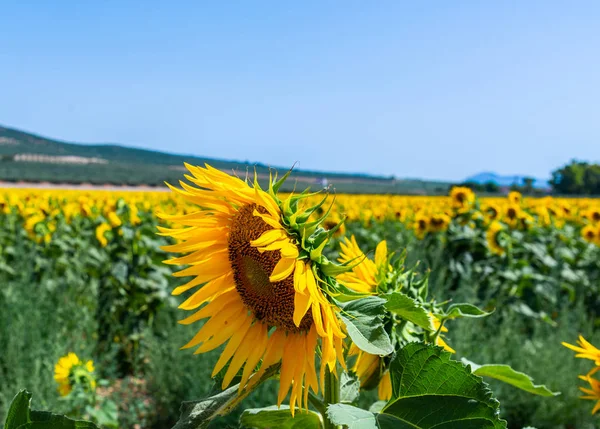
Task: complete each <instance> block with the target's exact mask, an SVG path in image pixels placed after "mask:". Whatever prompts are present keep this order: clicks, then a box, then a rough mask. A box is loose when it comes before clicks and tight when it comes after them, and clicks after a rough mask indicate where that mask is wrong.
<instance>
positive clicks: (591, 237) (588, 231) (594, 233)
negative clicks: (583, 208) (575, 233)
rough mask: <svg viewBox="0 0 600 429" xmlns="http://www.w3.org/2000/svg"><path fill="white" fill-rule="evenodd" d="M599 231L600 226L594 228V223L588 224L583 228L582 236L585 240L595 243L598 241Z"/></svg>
mask: <svg viewBox="0 0 600 429" xmlns="http://www.w3.org/2000/svg"><path fill="white" fill-rule="evenodd" d="M599 232H600V230H598V228H594V226H593V225H586V226H584V227H583V228H582V229H581V236H582V237H583V239H584V240H585V241H589V242H590V243H595V242H596V241H598V233H599Z"/></svg>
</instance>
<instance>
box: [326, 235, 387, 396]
mask: <svg viewBox="0 0 600 429" xmlns="http://www.w3.org/2000/svg"><path fill="white" fill-rule="evenodd" d="M340 247H341V252H340V258H339V259H338V260H339V261H340V262H342V263H350V264H352V263H355V264H356V263H359V262H360V263H359V264H358V265H356V266H355V267H354V268H353V269H352V271H349V272H347V273H343V274H340V275H338V276H337V277H336V279H337V280H338V281H339V282H340V283H341V284H343V285H344V286H346V287H348V288H350V289H352V290H355V291H357V292H365V293H373V292H377V286H379V284H380V283H381V281H383V280H384V278H385V275H386V274H387V272H388V271H389V264H388V253H387V244H386V242H385V240H384V241H381V242H380V243H379V244H378V245H377V248H376V249H375V260H374V261H372V260H370V259H368V258H367V257H366V256H365V254H364V253H363V252H362V251H361V250H360V247H358V244H357V243H356V239H355V238H354V236H352V237H350V239H349V240H348V239H347V238H346V239H345V240H344V241H343V242H341V243H340ZM361 261H362V262H361ZM348 355H349V356H356V361H355V363H354V367H353V368H352V371H354V373H355V374H356V376H357V377H358V379H359V380H360V386H361V388H369V387H375V383H379V388H378V394H379V399H381V400H385V401H387V400H389V399H390V398H391V397H392V385H391V381H390V376H389V372H388V371H386V372H385V373H384V374H383V376H382V374H381V372H382V370H383V360H382V358H381V357H380V356H377V355H372V354H370V353H367V352H364V351H362V350H360V349H359V348H358V347H357V346H356V345H355V344H352V345H351V346H350V350H349V352H348ZM386 377H387V378H386Z"/></svg>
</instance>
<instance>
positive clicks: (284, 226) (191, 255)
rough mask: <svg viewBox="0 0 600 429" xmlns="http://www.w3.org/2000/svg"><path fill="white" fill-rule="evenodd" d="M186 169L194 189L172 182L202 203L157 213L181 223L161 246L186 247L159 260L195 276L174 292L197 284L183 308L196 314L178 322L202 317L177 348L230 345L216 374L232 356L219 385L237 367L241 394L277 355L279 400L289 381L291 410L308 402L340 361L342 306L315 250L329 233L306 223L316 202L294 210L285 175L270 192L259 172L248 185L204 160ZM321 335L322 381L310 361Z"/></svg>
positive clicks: (169, 248) (170, 230)
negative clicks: (329, 290)
mask: <svg viewBox="0 0 600 429" xmlns="http://www.w3.org/2000/svg"><path fill="white" fill-rule="evenodd" d="M186 167H187V169H188V170H189V171H190V173H191V174H192V175H186V178H187V179H188V180H189V181H190V182H192V183H193V184H195V185H197V186H199V188H196V187H194V186H190V185H188V184H186V183H184V182H180V183H181V186H182V188H183V189H178V188H174V187H172V186H170V187H171V189H172V190H173V191H175V192H177V193H178V194H180V195H181V196H182V197H183V198H184V199H185V200H187V201H188V202H190V203H193V204H195V205H196V206H198V210H196V211H192V212H190V213H187V214H183V215H166V214H160V216H161V217H162V218H163V219H165V220H167V221H170V222H175V223H177V224H179V225H180V227H179V228H162V227H160V228H159V229H160V232H161V234H163V235H167V236H171V237H173V238H175V239H177V241H178V242H177V243H176V244H173V245H169V246H165V247H163V249H164V250H166V251H169V252H177V253H186V254H187V255H186V256H182V257H179V258H174V259H171V260H168V261H165V262H166V263H169V264H174V265H181V264H188V265H190V267H189V268H186V269H184V270H182V271H179V272H176V273H175V276H176V277H186V276H193V278H192V279H191V280H190V281H188V282H187V283H186V284H184V285H182V286H179V287H177V288H176V289H175V290H174V291H173V294H174V295H180V294H182V293H184V292H187V291H189V290H191V289H194V288H196V290H195V292H194V293H193V294H192V295H191V296H189V298H187V299H186V300H185V301H184V302H183V303H182V304H181V305H180V306H179V307H180V308H182V309H184V310H188V311H194V313H193V314H192V315H191V316H189V317H187V318H185V319H184V320H182V321H181V322H180V323H182V324H185V325H187V324H191V323H194V322H197V321H200V320H202V319H207V320H206V322H205V323H204V325H203V326H202V327H201V328H200V330H199V331H198V333H197V334H196V335H195V336H194V337H193V338H192V339H191V340H190V341H189V342H188V343H187V344H186V345H184V346H183V347H182V348H183V349H187V348H191V347H195V348H196V351H195V353H196V354H197V353H205V352H208V351H210V350H214V349H216V348H217V347H219V346H221V345H223V344H225V343H227V345H226V346H225V348H224V350H223V352H222V353H221V355H220V358H219V359H218V361H217V363H216V365H215V367H214V369H213V372H212V376H213V377H214V376H216V375H217V374H218V373H219V372H221V371H222V370H224V369H225V367H226V365H227V363H229V366H228V367H227V369H226V371H225V374H224V376H223V381H222V388H223V389H225V388H226V387H227V386H229V384H230V383H231V382H232V380H233V378H234V376H235V375H236V374H238V372H239V371H240V370H241V369H242V367H243V370H242V372H241V381H240V384H239V391H240V392H241V391H242V390H243V389H244V388H245V387H246V386H247V387H251V386H253V385H254V384H255V383H256V382H257V381H258V380H259V379H260V377H261V376H262V375H263V374H264V372H265V371H266V370H267V368H269V367H271V366H273V365H276V364H278V363H281V376H280V383H279V392H278V395H277V404H278V406H279V405H281V403H282V401H283V400H284V398H285V397H286V396H287V393H288V391H290V388H291V394H290V410H291V412H292V414H293V413H294V411H295V405H296V402H298V405H299V408H301V409H302V408H306V407H307V398H308V392H309V388H310V389H311V390H312V391H313V392H314V393H317V392H318V389H319V387H321V389H322V388H323V383H324V375H325V369H326V368H329V371H330V372H332V373H334V374H335V373H336V371H335V367H336V362H340V364H341V365H342V366H344V360H343V356H342V339H343V338H344V337H345V334H344V333H343V332H342V330H341V325H340V321H339V319H338V317H337V315H336V314H337V311H338V308H337V307H335V306H334V305H332V304H331V303H330V302H329V300H328V299H327V295H326V294H325V293H324V290H323V287H324V286H325V283H324V282H326V281H327V278H328V277H327V276H326V275H325V274H324V272H323V269H324V263H323V260H324V259H325V258H324V257H323V256H322V255H321V250H322V248H323V247H324V246H325V244H326V243H327V239H328V237H329V235H328V234H327V231H325V230H323V229H319V228H317V225H316V223H315V222H312V223H306V221H307V220H308V218H309V217H310V215H311V214H312V213H313V212H314V210H316V209H315V208H314V207H313V208H312V209H311V210H308V211H304V212H299V211H297V210H296V208H297V202H298V200H300V199H301V198H303V195H302V194H301V195H299V196H290V197H288V199H286V200H285V201H280V200H279V198H278V197H277V189H278V188H279V186H280V185H281V183H282V181H279V182H274V181H271V183H270V185H269V190H268V192H266V191H263V190H262V189H261V188H260V186H259V185H258V182H257V180H256V178H255V180H254V184H253V186H252V187H251V186H250V185H249V184H248V182H247V181H245V180H241V179H239V178H237V177H234V176H230V175H228V174H226V173H224V172H222V171H219V170H216V169H214V168H212V167H210V166H209V165H206V167H205V168H203V167H194V166H191V165H188V164H186ZM284 179H285V177H284ZM315 237H316V238H315ZM201 285H202V286H201ZM198 286H201V287H200V288H198ZM319 343H320V345H321V347H320V351H321V353H320V358H321V359H320V360H321V367H320V384H319V382H318V379H317V373H316V369H315V356H316V352H317V348H318V344H319ZM259 364H260V369H258V370H257V371H256V370H255V369H256V367H257V366H258V365H259ZM252 374H255V376H254V377H252V378H250V376H251V375H252ZM249 380H250V381H249ZM248 382H249V383H248ZM247 383H248V384H247Z"/></svg>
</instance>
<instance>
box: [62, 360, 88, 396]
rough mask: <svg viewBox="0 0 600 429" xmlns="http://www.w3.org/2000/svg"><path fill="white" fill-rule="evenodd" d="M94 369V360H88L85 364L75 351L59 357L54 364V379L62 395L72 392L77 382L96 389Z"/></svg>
mask: <svg viewBox="0 0 600 429" xmlns="http://www.w3.org/2000/svg"><path fill="white" fill-rule="evenodd" d="M94 370H95V369H94V362H93V361H91V360H88V361H87V362H86V363H85V364H84V363H83V362H82V361H81V360H79V357H77V355H76V354H75V353H73V352H69V353H68V354H67V355H66V356H63V357H61V358H60V359H58V362H57V363H56V365H55V366H54V381H56V382H57V383H58V393H59V394H60V396H67V395H68V394H69V393H71V391H72V390H73V386H74V384H75V383H82V382H83V383H84V385H85V387H86V388H90V389H92V390H94V389H95V388H96V380H95V378H94V377H93V375H92V373H93V372H94Z"/></svg>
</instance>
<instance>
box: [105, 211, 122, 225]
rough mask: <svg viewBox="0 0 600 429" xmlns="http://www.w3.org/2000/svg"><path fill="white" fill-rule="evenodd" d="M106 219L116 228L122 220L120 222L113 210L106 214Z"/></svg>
mask: <svg viewBox="0 0 600 429" xmlns="http://www.w3.org/2000/svg"><path fill="white" fill-rule="evenodd" d="M108 221H109V222H110V224H111V225H112V227H113V228H116V227H118V226H121V225H122V224H123V222H121V219H120V218H119V216H117V214H116V213H115V212H110V213H109V214H108Z"/></svg>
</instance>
